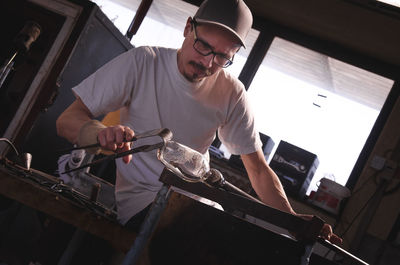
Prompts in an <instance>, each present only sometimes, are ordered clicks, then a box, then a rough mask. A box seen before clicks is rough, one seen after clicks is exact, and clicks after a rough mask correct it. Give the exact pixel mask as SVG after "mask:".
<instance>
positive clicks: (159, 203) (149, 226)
mask: <svg viewBox="0 0 400 265" xmlns="http://www.w3.org/2000/svg"><path fill="white" fill-rule="evenodd" d="M170 193H171V192H170V186H169V185H166V184H164V185H163V186H162V187H161V189H160V191H159V192H158V193H157V196H156V198H155V200H154V202H153V205H152V206H151V208H150V210H149V212H148V214H147V216H146V218H145V220H144V222H143V224H142V225H141V227H140V230H139V234H138V236H137V237H136V239H135V241H134V242H133V245H132V247H131V248H130V249H129V251H128V253H126V255H125V258H124V261H123V262H122V265H133V264H136V262H137V261H138V260H139V257H140V255H141V253H142V251H143V249H144V247H145V246H146V243H147V241H148V240H149V238H150V237H151V235H152V233H153V231H154V230H155V228H156V225H157V223H158V220H159V219H160V216H161V214H162V212H163V211H164V209H165V207H166V205H167V203H168V199H169V196H170Z"/></svg>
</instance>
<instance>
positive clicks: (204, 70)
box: [189, 61, 211, 76]
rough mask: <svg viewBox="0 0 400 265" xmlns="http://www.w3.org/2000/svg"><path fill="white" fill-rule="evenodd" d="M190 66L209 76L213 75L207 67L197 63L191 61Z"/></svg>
mask: <svg viewBox="0 0 400 265" xmlns="http://www.w3.org/2000/svg"><path fill="white" fill-rule="evenodd" d="M189 64H191V65H192V66H194V67H195V68H197V69H198V70H200V71H203V72H204V73H205V74H206V75H207V76H208V75H211V71H210V70H209V69H208V68H207V67H205V66H204V65H202V64H199V63H196V62H195V61H190V62H189Z"/></svg>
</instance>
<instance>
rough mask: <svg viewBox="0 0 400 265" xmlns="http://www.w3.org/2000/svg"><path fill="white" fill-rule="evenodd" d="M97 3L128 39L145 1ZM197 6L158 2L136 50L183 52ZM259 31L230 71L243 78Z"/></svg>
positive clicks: (141, 31) (96, 0)
mask: <svg viewBox="0 0 400 265" xmlns="http://www.w3.org/2000/svg"><path fill="white" fill-rule="evenodd" d="M92 2H94V3H96V4H97V5H98V6H99V7H100V8H101V10H102V11H103V12H104V13H105V14H106V15H107V17H108V18H109V19H110V20H111V21H113V23H114V25H115V26H116V27H117V28H118V29H119V30H120V31H121V33H122V34H124V35H125V33H126V32H127V30H128V28H129V25H130V24H131V22H132V19H133V18H134V16H135V10H137V9H138V7H139V5H140V3H141V0H131V1H126V0H92ZM197 8H198V7H197V6H195V5H191V4H189V3H186V2H184V1H182V0H155V1H153V3H152V5H151V7H150V9H149V11H148V13H147V15H146V17H145V18H144V20H143V22H142V24H141V25H140V28H139V30H138V32H137V34H136V35H134V36H133V38H132V40H131V43H132V44H133V45H134V46H136V47H137V46H143V45H150V46H162V47H168V48H179V47H180V46H181V44H182V42H183V39H184V38H183V29H184V27H185V24H186V20H187V18H188V17H190V16H193V15H194V14H195V13H196V10H197ZM258 33H259V32H258V31H256V30H253V29H252V30H251V31H250V32H249V35H248V37H247V39H246V46H247V48H246V49H243V48H242V49H240V51H239V53H238V54H237V55H236V56H235V59H234V63H233V64H232V65H231V66H229V67H228V68H226V69H227V71H229V72H230V73H232V74H233V75H235V76H239V74H240V72H241V70H242V68H243V66H244V64H245V62H246V58H247V57H248V54H249V52H250V51H251V48H252V47H253V45H254V42H255V41H256V39H257V37H258Z"/></svg>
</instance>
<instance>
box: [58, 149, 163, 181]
mask: <svg viewBox="0 0 400 265" xmlns="http://www.w3.org/2000/svg"><path fill="white" fill-rule="evenodd" d="M163 145H164V142H160V143H157V144H151V145H150V144H146V145H142V146H139V147H136V148H133V149H131V150H128V151H125V152H121V153H116V154H112V155H109V156H106V157H103V158H100V159H98V160H95V161H93V162H91V163H89V164H86V165H82V166H79V167H76V168H73V169H70V170H66V171H64V172H62V173H61V174H66V173H70V172H73V171H77V170H79V169H82V168H86V167H90V166H93V165H96V164H99V163H103V162H105V161H108V160H113V159H117V158H120V157H123V156H127V155H130V154H134V153H139V152H148V151H151V150H154V149H158V148H160V147H162V146H163Z"/></svg>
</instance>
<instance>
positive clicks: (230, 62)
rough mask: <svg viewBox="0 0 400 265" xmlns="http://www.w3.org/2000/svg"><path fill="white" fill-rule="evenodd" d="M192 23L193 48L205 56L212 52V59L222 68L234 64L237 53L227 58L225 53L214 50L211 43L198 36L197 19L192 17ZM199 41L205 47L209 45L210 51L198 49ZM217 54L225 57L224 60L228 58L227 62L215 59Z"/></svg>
mask: <svg viewBox="0 0 400 265" xmlns="http://www.w3.org/2000/svg"><path fill="white" fill-rule="evenodd" d="M191 24H192V26H193V33H194V43H193V49H194V50H195V51H196V52H198V53H199V54H201V55H203V56H208V55H210V54H212V55H213V59H212V60H213V63H215V64H216V65H218V66H220V67H222V68H227V67H228V66H231V65H232V64H233V58H234V57H235V55H233V56H232V58H227V57H226V56H225V55H223V54H221V53H217V52H214V51H213V49H212V48H211V45H210V44H208V43H207V42H206V41H204V40H202V39H201V38H199V37H197V31H196V25H197V22H196V20H195V19H192V21H191ZM198 42H200V43H201V44H202V45H203V46H204V47H208V49H210V51H209V52H207V53H204V52H202V51H200V50H198V49H197V48H196V43H198ZM216 56H218V57H219V58H223V59H224V60H227V62H226V63H225V64H220V63H218V62H217V61H216V59H215V57H216Z"/></svg>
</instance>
